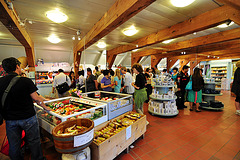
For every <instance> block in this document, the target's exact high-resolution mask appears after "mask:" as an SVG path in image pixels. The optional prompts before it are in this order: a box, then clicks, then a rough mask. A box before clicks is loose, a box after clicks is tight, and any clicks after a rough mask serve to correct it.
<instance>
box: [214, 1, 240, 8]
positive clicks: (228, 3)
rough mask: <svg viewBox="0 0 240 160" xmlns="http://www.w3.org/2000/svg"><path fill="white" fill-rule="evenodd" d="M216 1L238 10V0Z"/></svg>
mask: <svg viewBox="0 0 240 160" xmlns="http://www.w3.org/2000/svg"><path fill="white" fill-rule="evenodd" d="M217 1H219V2H221V3H224V4H227V5H229V6H231V7H233V8H236V9H239V10H240V1H239V0H217Z"/></svg>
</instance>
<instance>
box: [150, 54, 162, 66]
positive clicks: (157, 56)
mask: <svg viewBox="0 0 240 160" xmlns="http://www.w3.org/2000/svg"><path fill="white" fill-rule="evenodd" d="M162 58H164V57H163V56H162V55H160V54H155V55H151V67H152V68H153V67H154V66H156V65H158V63H159V62H160V61H161V60H162Z"/></svg>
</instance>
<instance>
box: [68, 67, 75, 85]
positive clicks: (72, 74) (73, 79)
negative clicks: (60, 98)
mask: <svg viewBox="0 0 240 160" xmlns="http://www.w3.org/2000/svg"><path fill="white" fill-rule="evenodd" d="M69 78H70V80H71V85H70V88H76V79H75V75H74V72H73V71H71V72H70V73H69Z"/></svg>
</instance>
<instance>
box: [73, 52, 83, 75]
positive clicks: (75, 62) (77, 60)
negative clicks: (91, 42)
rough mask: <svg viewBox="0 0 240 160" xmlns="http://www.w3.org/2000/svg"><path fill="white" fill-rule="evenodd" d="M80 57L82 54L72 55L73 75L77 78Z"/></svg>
mask: <svg viewBox="0 0 240 160" xmlns="http://www.w3.org/2000/svg"><path fill="white" fill-rule="evenodd" d="M81 56H82V52H77V53H75V54H74V63H73V65H74V73H75V77H76V78H78V71H79V66H80V59H81Z"/></svg>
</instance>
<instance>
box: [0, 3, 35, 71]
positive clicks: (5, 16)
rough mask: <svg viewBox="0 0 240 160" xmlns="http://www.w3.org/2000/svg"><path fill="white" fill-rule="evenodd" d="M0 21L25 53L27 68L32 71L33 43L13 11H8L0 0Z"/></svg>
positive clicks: (33, 67) (33, 66) (33, 63)
mask: <svg viewBox="0 0 240 160" xmlns="http://www.w3.org/2000/svg"><path fill="white" fill-rule="evenodd" d="M0 21H1V22H2V24H3V25H4V26H5V27H6V28H7V29H8V30H9V31H10V32H11V33H12V35H13V36H14V37H15V38H16V39H17V40H18V41H19V42H20V43H21V44H22V45H23V47H24V48H25V51H26V56H27V60H28V66H29V67H30V68H31V70H32V71H34V70H35V54H34V44H33V41H32V39H31V38H30V36H29V34H28V32H27V30H26V29H25V28H24V26H20V24H19V22H20V20H19V18H18V15H17V13H16V11H15V9H14V8H13V9H9V8H8V6H7V4H6V3H5V1H4V0H0Z"/></svg>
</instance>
